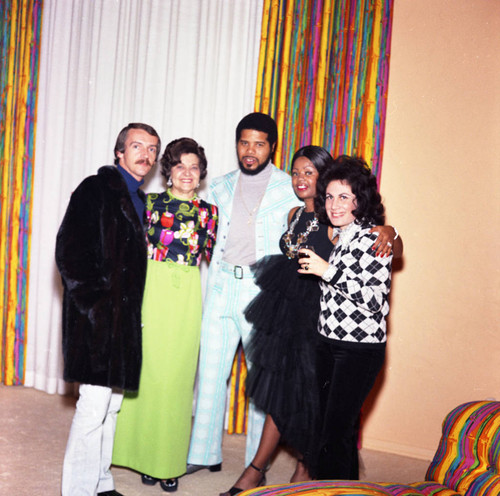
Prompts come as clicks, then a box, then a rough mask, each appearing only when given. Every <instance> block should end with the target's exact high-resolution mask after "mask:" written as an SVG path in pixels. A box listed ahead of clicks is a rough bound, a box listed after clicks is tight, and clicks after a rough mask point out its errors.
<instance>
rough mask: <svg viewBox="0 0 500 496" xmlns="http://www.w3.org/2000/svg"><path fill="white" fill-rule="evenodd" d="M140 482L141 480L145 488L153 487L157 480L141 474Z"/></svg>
mask: <svg viewBox="0 0 500 496" xmlns="http://www.w3.org/2000/svg"><path fill="white" fill-rule="evenodd" d="M141 480H142V483H143V484H146V486H154V485H155V484H156V483H157V482H158V480H159V479H156V478H154V477H151V476H150V475H147V474H142V475H141Z"/></svg>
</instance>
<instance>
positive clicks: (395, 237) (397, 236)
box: [392, 226, 399, 241]
mask: <svg viewBox="0 0 500 496" xmlns="http://www.w3.org/2000/svg"><path fill="white" fill-rule="evenodd" d="M392 228H393V229H394V232H395V233H396V236H394V239H393V241H396V240H397V239H398V238H399V233H398V230H397V229H396V228H395V227H394V226H392Z"/></svg>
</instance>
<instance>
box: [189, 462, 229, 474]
mask: <svg viewBox="0 0 500 496" xmlns="http://www.w3.org/2000/svg"><path fill="white" fill-rule="evenodd" d="M204 468H208V470H210V472H220V471H221V469H222V463H217V464H216V465H194V464H192V463H188V464H187V465H186V475H189V474H194V473H195V472H198V470H203V469H204Z"/></svg>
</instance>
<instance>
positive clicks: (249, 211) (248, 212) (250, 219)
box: [238, 179, 266, 225]
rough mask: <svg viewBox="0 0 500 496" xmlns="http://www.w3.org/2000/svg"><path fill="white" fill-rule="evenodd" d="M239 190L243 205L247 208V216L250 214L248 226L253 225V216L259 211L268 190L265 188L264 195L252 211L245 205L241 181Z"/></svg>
mask: <svg viewBox="0 0 500 496" xmlns="http://www.w3.org/2000/svg"><path fill="white" fill-rule="evenodd" d="M238 189H239V190H240V198H241V203H242V204H243V206H244V207H245V210H246V211H247V214H248V220H247V224H248V225H251V224H252V222H253V216H254V214H255V212H257V210H258V209H259V207H260V203H261V202H262V198H264V195H265V194H266V188H264V191H263V193H262V195H260V198H259V199H258V200H257V203H256V204H255V207H253V208H252V210H250V209H249V208H248V207H247V204H246V203H245V199H244V198H243V190H242V188H241V181H240V180H239V179H238Z"/></svg>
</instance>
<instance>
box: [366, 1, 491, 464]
mask: <svg viewBox="0 0 500 496" xmlns="http://www.w3.org/2000/svg"><path fill="white" fill-rule="evenodd" d="M391 48H392V54H391V67H390V80H389V99H388V117H387V126H386V138H385V151H384V159H383V169H382V184H381V191H382V195H383V197H384V200H385V205H386V208H387V213H388V222H389V223H390V224H393V225H395V226H397V227H398V229H399V231H400V232H401V234H402V236H403V239H404V243H405V254H404V261H403V264H402V265H403V266H402V268H401V269H400V270H398V271H397V272H395V274H394V283H393V292H392V298H391V303H392V304H391V314H390V320H389V323H390V324H389V325H390V335H389V346H388V359H387V363H386V368H385V371H384V377H383V378H382V380H381V381H380V385H379V386H380V389H379V390H378V391H377V394H376V395H373V396H374V403H373V405H372V407H371V408H370V410H369V412H368V415H367V418H366V424H365V429H364V439H363V444H364V446H366V447H369V448H374V449H380V450H384V451H390V452H395V453H400V454H407V455H411V456H416V457H419V458H431V457H432V455H433V453H434V451H435V448H436V446H437V442H438V440H439V437H440V429H441V421H442V419H443V417H444V416H445V414H446V413H447V412H448V411H449V410H451V409H452V408H453V407H454V406H456V405H458V404H460V403H462V402H466V401H470V400H475V399H486V398H495V399H497V400H500V332H499V331H500V326H499V314H500V311H499V310H500V304H499V302H500V297H499V292H500V271H499V263H500V256H499V252H500V242H499V240H500V215H499V210H500V194H499V189H500V1H499V0H395V8H394V23H393V38H392V46H391Z"/></svg>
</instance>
